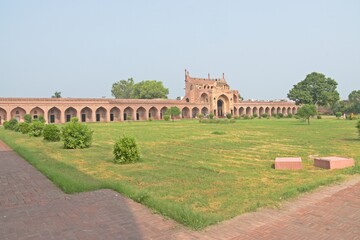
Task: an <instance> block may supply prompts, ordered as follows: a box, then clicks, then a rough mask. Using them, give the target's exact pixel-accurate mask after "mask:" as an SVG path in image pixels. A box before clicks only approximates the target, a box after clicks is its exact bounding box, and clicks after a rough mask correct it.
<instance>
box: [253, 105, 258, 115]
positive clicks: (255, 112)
mask: <svg viewBox="0 0 360 240" xmlns="http://www.w3.org/2000/svg"><path fill="white" fill-rule="evenodd" d="M252 113H253V114H252V115H253V116H254V115H255V114H256V115H259V111H258V109H257V107H254V108H253V109H252Z"/></svg>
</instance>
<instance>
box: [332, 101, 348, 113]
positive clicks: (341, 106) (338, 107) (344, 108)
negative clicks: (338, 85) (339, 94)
mask: <svg viewBox="0 0 360 240" xmlns="http://www.w3.org/2000/svg"><path fill="white" fill-rule="evenodd" d="M348 105H349V104H348V102H347V101H344V100H340V101H337V102H336V103H334V104H333V105H332V107H331V110H332V111H333V112H334V113H337V112H341V113H345V112H348V108H349V106H348Z"/></svg>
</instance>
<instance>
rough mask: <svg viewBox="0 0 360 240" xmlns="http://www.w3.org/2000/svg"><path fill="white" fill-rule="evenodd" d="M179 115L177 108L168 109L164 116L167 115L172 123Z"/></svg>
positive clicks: (179, 111)
mask: <svg viewBox="0 0 360 240" xmlns="http://www.w3.org/2000/svg"><path fill="white" fill-rule="evenodd" d="M180 114H181V110H180V108H178V107H171V108H168V109H167V110H166V112H165V115H169V116H170V117H171V119H172V120H173V121H174V118H175V117H177V116H179V115H180Z"/></svg>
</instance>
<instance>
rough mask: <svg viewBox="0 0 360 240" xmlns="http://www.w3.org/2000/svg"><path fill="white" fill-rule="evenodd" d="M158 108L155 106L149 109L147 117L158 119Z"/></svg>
mask: <svg viewBox="0 0 360 240" xmlns="http://www.w3.org/2000/svg"><path fill="white" fill-rule="evenodd" d="M158 113H159V110H158V109H157V108H156V107H152V108H150V109H149V118H151V119H155V120H158V119H159V114H158Z"/></svg>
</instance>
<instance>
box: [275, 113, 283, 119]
mask: <svg viewBox="0 0 360 240" xmlns="http://www.w3.org/2000/svg"><path fill="white" fill-rule="evenodd" d="M276 117H277V118H283V117H284V114H282V113H278V114H277V115H276Z"/></svg>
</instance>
